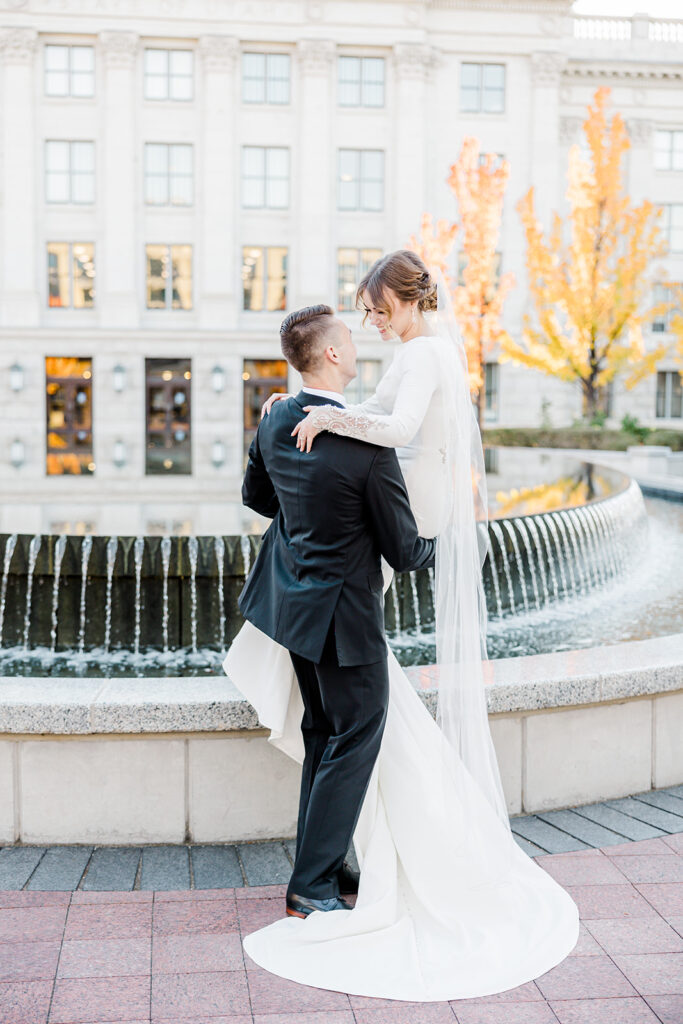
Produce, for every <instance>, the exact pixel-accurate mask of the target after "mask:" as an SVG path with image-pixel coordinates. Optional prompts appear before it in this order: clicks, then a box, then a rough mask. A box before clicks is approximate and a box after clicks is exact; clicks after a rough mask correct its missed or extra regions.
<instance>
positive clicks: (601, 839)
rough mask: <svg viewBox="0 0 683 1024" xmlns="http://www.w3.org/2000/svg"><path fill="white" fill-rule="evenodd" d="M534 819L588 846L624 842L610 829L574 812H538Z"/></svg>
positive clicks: (621, 837) (622, 838)
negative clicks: (553, 826)
mask: <svg viewBox="0 0 683 1024" xmlns="http://www.w3.org/2000/svg"><path fill="white" fill-rule="evenodd" d="M536 817H538V818H540V819H541V821H547V822H548V824H549V825H555V826H556V827H557V828H560V829H562V831H563V832H568V833H569V835H570V836H574V838H575V839H582V840H583V842H584V843H587V844H588V845H589V846H594V847H601V846H618V845H619V844H620V843H623V841H624V837H623V836H621V835H617V833H616V832H613V831H612V829H609V828H605V826H604V825H599V824H598V823H597V822H595V821H590V820H589V819H588V818H582V817H581V815H580V814H576V813H575V812H574V811H570V810H565V811H539V812H538V814H537V815H536Z"/></svg>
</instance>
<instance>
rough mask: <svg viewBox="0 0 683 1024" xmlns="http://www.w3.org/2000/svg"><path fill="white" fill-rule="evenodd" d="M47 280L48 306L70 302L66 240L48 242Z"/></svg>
mask: <svg viewBox="0 0 683 1024" xmlns="http://www.w3.org/2000/svg"><path fill="white" fill-rule="evenodd" d="M47 280H48V299H47V304H48V306H55V307H65V306H68V305H69V303H70V296H69V244H68V242H48V244H47Z"/></svg>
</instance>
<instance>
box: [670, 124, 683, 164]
mask: <svg viewBox="0 0 683 1024" xmlns="http://www.w3.org/2000/svg"><path fill="white" fill-rule="evenodd" d="M672 134H673V140H674V142H673V160H672V168H673V170H674V171H683V132H673V133H672Z"/></svg>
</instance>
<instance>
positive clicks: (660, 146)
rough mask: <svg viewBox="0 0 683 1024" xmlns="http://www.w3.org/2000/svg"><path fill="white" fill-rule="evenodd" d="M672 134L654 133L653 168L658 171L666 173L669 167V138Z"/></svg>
mask: <svg viewBox="0 0 683 1024" xmlns="http://www.w3.org/2000/svg"><path fill="white" fill-rule="evenodd" d="M672 134H673V133H672V132H665V131H657V132H655V167H656V169H657V170H658V171H667V170H669V168H670V167H671V136H672Z"/></svg>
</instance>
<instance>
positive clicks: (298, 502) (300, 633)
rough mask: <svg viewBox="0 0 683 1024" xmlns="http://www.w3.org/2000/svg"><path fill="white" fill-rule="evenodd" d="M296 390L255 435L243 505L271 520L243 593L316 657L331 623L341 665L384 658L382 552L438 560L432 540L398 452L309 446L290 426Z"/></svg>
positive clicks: (403, 561) (324, 439) (324, 443)
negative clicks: (423, 531) (414, 505)
mask: <svg viewBox="0 0 683 1024" xmlns="http://www.w3.org/2000/svg"><path fill="white" fill-rule="evenodd" d="M325 404H338V403H333V402H331V401H330V400H329V399H327V398H322V397H319V396H317V395H310V394H307V393H306V392H304V391H301V392H299V394H298V395H297V396H296V398H289V399H284V400H282V401H279V402H276V403H275V404H274V405H273V407H272V409H271V411H270V413H269V414H268V416H265V417H264V418H263V419H262V420H261V422H260V424H259V428H258V430H257V432H256V437H255V438H254V440H253V442H252V444H251V448H250V449H249V461H248V465H247V470H246V474H245V477H244V483H243V485H242V500H243V502H244V504H245V505H247V506H248V507H249V508H251V509H253V510H254V511H255V512H258V513H260V514H261V515H264V516H268V517H269V518H272V519H273V522H272V523H271V525H270V526H269V527H268V529H267V530H266V532H265V534H264V535H263V543H262V545H261V550H260V551H259V553H258V557H257V559H256V561H255V563H254V567H253V569H252V571H251V573H250V575H249V578H248V580H247V582H246V585H245V587H244V589H243V591H242V593H241V595H240V598H239V606H240V609H241V611H242V614H243V615H244V617H245V618H246V619H248V620H249V621H250V622H252V623H253V624H254V625H255V626H257V627H258V629H260V630H261V631H262V632H263V633H266V634H267V635H268V636H270V637H271V638H272V639H273V640H276V641H277V642H278V643H280V644H282V645H283V647H286V648H287V649H288V650H289V651H292V652H293V653H294V654H299V655H301V657H303V658H308V659H309V660H310V661H313V662H316V663H318V662H319V661H320V658H321V655H322V650H323V646H324V643H325V639H326V637H327V634H328V631H329V628H330V625H331V624H332V622H333V620H334V632H335V640H336V648H337V658H338V661H339V664H340V665H342V666H346V665H363V664H371V663H373V662H376V661H380V660H381V659H382V658H384V657H386V653H387V647H386V640H385V636H384V599H383V592H382V589H383V588H382V571H381V567H380V555H384V557H385V559H386V560H387V562H388V563H389V565H391V566H392V568H394V569H395V570H396V571H397V572H407V571H409V570H412V569H422V568H425V567H426V566H430V565H433V564H434V553H435V548H436V541H435V540H424V539H423V538H422V537H420V536H418V532H417V526H416V523H415V518H414V516H413V513H412V511H411V509H410V504H409V501H408V494H407V491H406V486H405V482H404V480H403V475H402V473H401V470H400V467H399V464H398V459H397V458H396V452H395V451H394V449H393V448H381V447H379V446H377V445H374V444H367V443H365V442H364V441H357V440H355V439H354V438H349V437H340V436H338V435H336V434H332V433H329V432H323V433H321V434H320V435H319V436H318V437H317V438H316V440H315V442H314V444H313V448H312V450H311V451H310V452H309V453H305V452H301V451H299V450H298V448H297V447H296V439H295V438H293V437H292V436H291V434H292V430H293V429H294V426H295V425H296V424H297V423H298V422H299V421H300V420H301V419H303V418H304V416H305V415H306V414H305V413H304V411H303V407H304V406H305V405H325Z"/></svg>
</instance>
